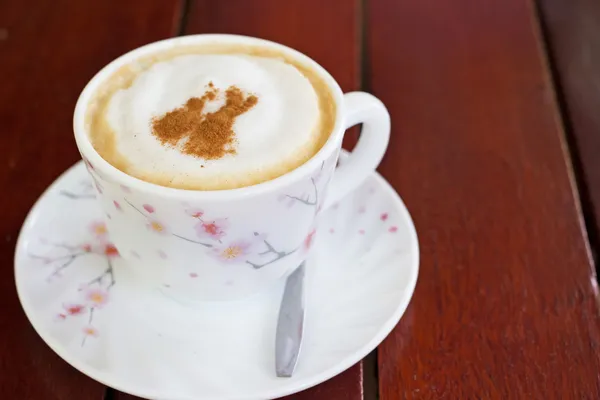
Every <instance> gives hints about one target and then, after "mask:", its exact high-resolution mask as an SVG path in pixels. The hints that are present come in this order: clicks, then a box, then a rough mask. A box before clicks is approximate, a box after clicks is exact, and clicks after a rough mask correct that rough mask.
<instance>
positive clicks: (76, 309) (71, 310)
mask: <svg viewBox="0 0 600 400" xmlns="http://www.w3.org/2000/svg"><path fill="white" fill-rule="evenodd" d="M63 308H64V309H65V311H66V314H67V315H82V314H85V312H86V307H85V305H83V304H63ZM61 315H64V314H61Z"/></svg>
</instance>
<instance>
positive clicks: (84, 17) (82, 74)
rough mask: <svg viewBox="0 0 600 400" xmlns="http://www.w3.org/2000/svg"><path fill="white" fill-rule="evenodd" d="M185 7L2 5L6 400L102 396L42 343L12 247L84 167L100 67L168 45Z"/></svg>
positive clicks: (1, 366) (0, 289)
mask: <svg viewBox="0 0 600 400" xmlns="http://www.w3.org/2000/svg"><path fill="white" fill-rule="evenodd" d="M179 8H180V4H179V2H177V1H173V2H151V3H148V2H146V1H144V0H134V1H128V2H125V3H118V4H117V3H115V2H100V1H97V2H87V1H86V2H82V1H66V0H63V1H51V2H50V1H41V0H36V1H26V2H17V1H12V2H8V1H3V2H0V60H1V62H0V88H1V89H0V127H1V128H0V129H1V131H2V134H1V135H0V155H1V156H2V157H1V159H2V164H3V166H2V168H0V190H1V192H2V194H3V195H2V196H0V209H1V210H2V218H1V220H0V233H1V237H2V240H1V242H0V263H1V265H2V268H3V270H4V271H5V272H7V274H8V275H9V276H7V277H6V278H5V279H2V280H1V281H0V300H1V302H2V313H1V315H0V326H1V327H2V329H1V330H0V354H1V361H0V398H2V399H28V400H36V399H40V400H42V399H43V400H49V399H61V400H62V399H81V400H85V399H95V400H98V399H102V398H103V396H104V392H105V388H104V386H103V385H100V384H99V383H96V382H94V381H92V380H91V379H89V378H87V377H85V376H84V375H83V374H81V373H79V372H77V371H76V370H75V369H74V368H72V367H70V366H69V365H68V364H67V363H65V362H64V361H62V360H61V359H60V358H59V357H58V356H56V355H55V354H54V353H53V352H52V351H51V350H50V349H49V348H48V347H47V346H46V345H45V344H44V343H43V342H42V340H41V339H40V338H39V337H38V336H37V334H36V333H35V332H34V331H33V329H32V327H31V326H30V325H29V323H28V322H27V320H26V318H25V315H24V313H23V311H22V309H21V307H20V305H19V302H18V299H17V294H16V291H15V285H14V281H13V279H12V278H11V277H10V275H11V273H10V271H12V268H13V252H14V246H15V243H16V239H17V236H18V233H19V229H20V227H21V223H22V222H23V220H24V218H25V215H26V213H27V211H28V210H29V208H30V207H31V206H32V205H33V202H34V201H35V200H36V198H37V197H38V196H39V195H40V194H41V193H42V191H43V190H44V189H45V188H46V187H47V186H48V185H49V184H50V183H51V182H52V181H53V180H54V179H55V178H56V177H57V176H58V175H59V174H60V173H61V172H63V171H64V170H65V169H66V168H67V167H69V166H70V165H72V164H73V163H74V162H75V161H77V160H78V159H79V155H78V152H77V149H76V147H75V141H74V139H73V133H72V127H71V126H72V123H71V119H72V114H73V108H74V105H75V101H76V99H77V97H78V95H79V92H80V91H81V90H82V89H83V87H84V85H85V83H86V82H87V81H88V80H89V79H90V78H91V77H92V76H93V74H94V73H95V72H97V71H98V70H99V69H100V68H101V67H102V66H103V65H104V64H106V63H107V62H109V61H110V60H112V59H113V58H115V57H116V56H118V55H120V54H121V53H124V52H126V51H128V50H130V49H133V48H135V47H138V46H140V45H142V44H145V43H147V42H150V41H154V40H157V39H161V38H164V37H167V36H170V35H172V34H173V33H174V32H175V29H176V22H177V19H178V15H179V12H180V9H179Z"/></svg>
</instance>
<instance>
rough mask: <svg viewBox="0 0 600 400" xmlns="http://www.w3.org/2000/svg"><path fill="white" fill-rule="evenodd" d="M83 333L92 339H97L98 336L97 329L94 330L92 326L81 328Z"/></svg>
mask: <svg viewBox="0 0 600 400" xmlns="http://www.w3.org/2000/svg"><path fill="white" fill-rule="evenodd" d="M83 333H84V335H86V336H92V337H98V335H99V334H100V333H99V332H98V329H96V328H94V327H93V326H86V327H85V328H83Z"/></svg>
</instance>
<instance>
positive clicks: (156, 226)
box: [146, 219, 169, 235]
mask: <svg viewBox="0 0 600 400" xmlns="http://www.w3.org/2000/svg"><path fill="white" fill-rule="evenodd" d="M146 227H147V228H148V230H150V231H152V232H155V233H158V234H159V235H166V234H167V233H169V231H168V229H167V227H166V225H165V224H163V223H162V222H159V221H158V220H155V219H150V220H148V222H147V223H146Z"/></svg>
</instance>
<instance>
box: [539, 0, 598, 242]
mask: <svg viewBox="0 0 600 400" xmlns="http://www.w3.org/2000/svg"><path fill="white" fill-rule="evenodd" d="M537 3H538V4H539V8H540V10H541V16H542V17H543V25H544V28H545V33H546V34H547V39H548V41H547V44H548V46H549V52H550V56H551V58H552V61H553V65H554V68H555V72H556V76H555V78H556V79H557V80H558V83H559V86H560V89H561V90H560V92H561V95H562V99H561V100H562V101H563V104H562V106H563V111H565V112H566V115H567V121H566V123H567V128H568V129H569V131H570V134H571V138H572V143H571V145H572V146H573V148H574V150H575V155H576V156H577V159H576V160H575V163H576V166H577V167H578V172H579V175H580V178H581V181H580V185H581V187H582V189H583V190H582V202H583V203H584V206H585V208H584V211H585V212H586V213H585V216H586V222H587V224H588V229H589V230H590V241H591V242H592V248H593V249H594V250H595V252H597V251H598V248H600V240H599V233H600V225H599V224H600V157H598V154H600V113H598V110H599V109H600V86H599V85H600V73H599V72H598V69H599V68H600V36H599V35H598V32H600V3H599V2H597V1H594V0H568V1H566V0H538V1H537Z"/></svg>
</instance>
